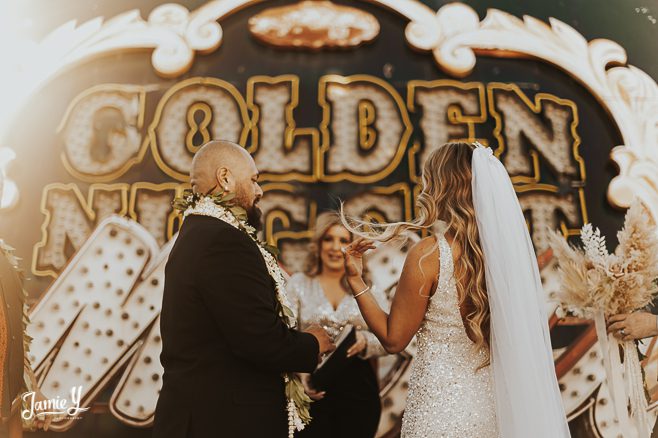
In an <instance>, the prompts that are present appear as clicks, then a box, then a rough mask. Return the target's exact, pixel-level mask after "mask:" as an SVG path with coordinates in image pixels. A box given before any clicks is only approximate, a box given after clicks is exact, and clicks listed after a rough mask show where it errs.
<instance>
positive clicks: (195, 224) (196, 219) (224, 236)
mask: <svg viewBox="0 0 658 438" xmlns="http://www.w3.org/2000/svg"><path fill="white" fill-rule="evenodd" d="M181 234H182V235H185V236H186V237H188V238H193V239H195V240H197V239H199V240H202V241H204V242H206V243H211V242H217V241H224V242H234V243H243V244H249V243H251V239H250V238H249V236H247V235H246V234H245V233H244V232H242V231H240V230H239V229H237V228H235V227H234V226H232V225H230V224H228V223H226V222H224V221H222V220H219V219H217V218H214V217H211V216H202V215H196V214H193V215H189V216H187V217H186V218H185V221H184V222H183V226H182V228H181ZM179 237H182V236H179Z"/></svg>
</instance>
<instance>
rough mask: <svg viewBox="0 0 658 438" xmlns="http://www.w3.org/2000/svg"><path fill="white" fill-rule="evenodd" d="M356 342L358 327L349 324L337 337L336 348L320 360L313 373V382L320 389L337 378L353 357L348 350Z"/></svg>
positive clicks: (315, 387) (323, 388)
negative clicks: (348, 353) (348, 354)
mask: <svg viewBox="0 0 658 438" xmlns="http://www.w3.org/2000/svg"><path fill="white" fill-rule="evenodd" d="M355 343H356V329H355V328H354V326H353V325H352V324H347V325H346V326H345V327H343V330H342V331H341V332H340V335H338V338H337V339H336V349H335V350H334V351H332V352H331V353H329V354H328V355H327V356H325V358H324V359H323V360H322V362H320V364H319V365H318V367H317V368H316V369H315V371H314V372H313V374H311V384H312V385H313V388H314V389H316V390H318V391H323V390H325V389H326V388H327V386H329V385H331V382H333V381H334V380H335V379H337V378H338V377H339V376H340V374H341V372H342V371H343V370H344V369H345V367H346V366H347V364H348V363H349V361H350V360H351V359H353V357H347V350H349V348H350V347H351V346H352V345H354V344H355Z"/></svg>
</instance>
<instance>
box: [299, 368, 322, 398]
mask: <svg viewBox="0 0 658 438" xmlns="http://www.w3.org/2000/svg"><path fill="white" fill-rule="evenodd" d="M299 379H300V380H301V381H302V385H304V392H305V393H306V395H308V396H309V397H311V400H316V401H317V400H322V399H323V398H324V396H325V394H327V391H316V390H315V389H313V386H312V385H311V375H310V374H307V373H300V374H299Z"/></svg>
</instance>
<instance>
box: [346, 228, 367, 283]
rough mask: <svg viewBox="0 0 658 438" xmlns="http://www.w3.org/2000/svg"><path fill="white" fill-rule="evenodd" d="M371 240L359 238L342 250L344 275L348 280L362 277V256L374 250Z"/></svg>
mask: <svg viewBox="0 0 658 438" xmlns="http://www.w3.org/2000/svg"><path fill="white" fill-rule="evenodd" d="M374 248H375V245H373V243H372V240H367V239H364V238H362V237H359V238H358V239H356V240H355V241H354V242H352V243H350V244H349V245H347V246H346V247H345V248H344V249H343V254H344V255H345V275H346V276H347V278H348V280H349V279H350V278H360V277H361V276H362V275H363V254H365V252H366V251H368V250H370V249H374Z"/></svg>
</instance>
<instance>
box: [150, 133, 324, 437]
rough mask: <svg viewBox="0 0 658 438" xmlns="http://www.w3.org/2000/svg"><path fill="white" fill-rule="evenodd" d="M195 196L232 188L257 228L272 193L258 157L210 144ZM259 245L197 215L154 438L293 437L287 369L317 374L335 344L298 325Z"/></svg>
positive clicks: (186, 226) (175, 271) (183, 263)
mask: <svg viewBox="0 0 658 438" xmlns="http://www.w3.org/2000/svg"><path fill="white" fill-rule="evenodd" d="M190 176H191V183H192V189H193V190H194V192H195V193H199V194H201V195H204V194H209V193H223V192H229V193H231V194H234V195H235V198H234V202H235V204H237V206H239V207H242V208H244V209H245V210H246V212H247V216H248V222H249V223H250V224H251V225H252V226H254V227H256V228H258V227H259V226H260V216H261V212H260V210H259V209H258V207H257V205H256V204H257V203H258V201H259V200H260V198H261V197H262V195H263V191H262V190H261V188H260V186H259V185H258V170H257V169H256V165H255V163H254V161H253V159H252V158H251V156H250V155H249V153H248V152H247V151H246V150H245V149H244V148H242V147H241V146H239V145H237V144H234V143H231V142H227V141H211V142H209V143H207V144H205V145H204V146H203V147H202V148H201V149H199V151H198V152H197V153H196V155H195V157H194V160H193V162H192V172H191V174H190ZM277 305H278V302H277V297H276V292H275V284H274V281H273V280H272V278H271V277H270V276H269V274H268V270H267V266H266V264H265V262H264V260H263V256H262V255H261V253H260V251H259V248H258V246H257V245H256V243H255V242H254V241H253V240H251V238H250V237H249V236H248V235H247V234H245V233H243V232H242V231H240V230H239V229H237V228H234V227H232V226H231V225H229V224H228V223H226V222H224V221H222V220H220V219H217V218H215V217H210V216H201V215H194V214H192V215H189V216H187V218H186V219H185V222H184V223H183V226H182V227H181V229H180V232H179V234H178V238H177V239H176V243H175V244H174V247H173V249H172V250H171V254H170V255H169V260H168V262H167V266H166V269H165V285H164V297H163V303H162V313H161V317H160V318H161V319H160V330H161V332H162V354H161V356H160V360H161V362H162V365H163V367H164V377H163V385H162V390H161V392H160V397H159V399H158V404H157V407H156V410H155V426H154V431H153V436H154V438H165V437H171V438H174V437H176V438H178V437H180V438H196V437H198V438H201V437H203V438H206V437H210V436H217V437H231V438H233V437H236V438H237V437H245V438H247V437H248V438H251V437H253V438H262V437H282V438H283V437H287V433H288V420H287V414H286V398H285V391H284V382H283V378H282V373H283V372H285V371H288V372H307V373H308V372H311V371H313V370H314V368H315V367H316V365H317V362H318V358H319V355H321V354H324V353H327V352H329V351H330V350H332V349H333V348H334V346H333V344H332V342H331V340H330V339H329V337H328V335H327V333H326V332H325V331H324V330H323V329H322V328H319V327H317V328H310V329H308V330H307V331H306V332H304V333H302V332H299V331H296V330H292V329H289V328H288V327H287V326H286V325H285V323H284V322H283V321H282V320H281V318H280V317H279V314H278V309H277Z"/></svg>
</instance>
